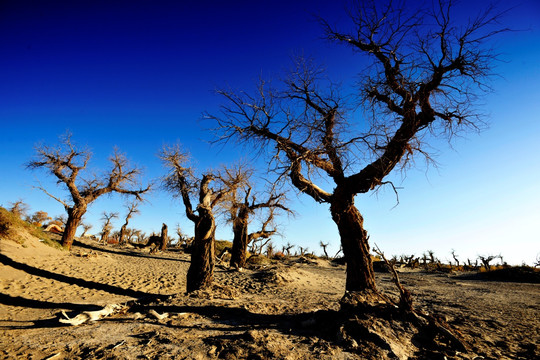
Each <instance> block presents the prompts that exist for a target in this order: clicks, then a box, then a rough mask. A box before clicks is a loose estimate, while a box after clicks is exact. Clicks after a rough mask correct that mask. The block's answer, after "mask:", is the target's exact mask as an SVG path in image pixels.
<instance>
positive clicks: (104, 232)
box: [99, 211, 118, 245]
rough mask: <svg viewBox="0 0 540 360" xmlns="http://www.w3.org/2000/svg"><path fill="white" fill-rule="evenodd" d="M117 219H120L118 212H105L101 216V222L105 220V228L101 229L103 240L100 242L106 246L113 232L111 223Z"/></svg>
mask: <svg viewBox="0 0 540 360" xmlns="http://www.w3.org/2000/svg"><path fill="white" fill-rule="evenodd" d="M116 218H118V213H117V212H110V213H108V212H106V211H104V212H103V215H102V216H101V220H103V226H102V228H101V239H100V240H99V242H101V243H103V244H105V245H106V244H107V242H108V240H109V235H110V234H111V231H112V225H111V221H112V220H113V219H116Z"/></svg>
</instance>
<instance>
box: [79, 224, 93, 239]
mask: <svg viewBox="0 0 540 360" xmlns="http://www.w3.org/2000/svg"><path fill="white" fill-rule="evenodd" d="M81 225H82V228H83V232H82V234H81V237H84V236H85V235H86V233H87V232H88V230H90V229H91V228H92V227H93V226H92V224H86V223H82V224H81Z"/></svg>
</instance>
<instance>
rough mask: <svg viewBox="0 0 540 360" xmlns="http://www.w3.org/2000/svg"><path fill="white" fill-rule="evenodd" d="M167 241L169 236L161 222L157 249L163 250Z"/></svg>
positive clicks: (165, 226)
mask: <svg viewBox="0 0 540 360" xmlns="http://www.w3.org/2000/svg"><path fill="white" fill-rule="evenodd" d="M168 243H169V237H168V236H167V225H165V224H163V227H162V228H161V244H160V247H159V250H161V251H164V250H165V249H166V248H167V244H168Z"/></svg>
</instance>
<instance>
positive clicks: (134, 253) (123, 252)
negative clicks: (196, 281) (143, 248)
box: [73, 241, 189, 263]
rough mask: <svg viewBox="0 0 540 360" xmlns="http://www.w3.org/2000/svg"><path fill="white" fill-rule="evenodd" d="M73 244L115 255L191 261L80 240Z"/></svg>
mask: <svg viewBox="0 0 540 360" xmlns="http://www.w3.org/2000/svg"><path fill="white" fill-rule="evenodd" d="M73 245H75V246H78V247H81V248H84V249H89V250H94V251H101V252H106V253H109V254H114V255H124V256H133V257H137V258H147V259H156V260H168V261H179V262H185V263H189V261H188V260H183V259H172V258H169V257H161V256H155V255H146V254H144V253H142V252H140V251H127V250H111V249H107V248H106V247H101V246H95V245H90V244H86V243H83V242H80V241H74V242H73Z"/></svg>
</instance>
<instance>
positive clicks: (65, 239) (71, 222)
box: [62, 206, 86, 250]
mask: <svg viewBox="0 0 540 360" xmlns="http://www.w3.org/2000/svg"><path fill="white" fill-rule="evenodd" d="M67 213H68V219H67V221H66V228H65V229H64V233H63V234H62V246H63V247H64V248H66V249H67V250H71V245H72V244H73V239H74V238H75V233H76V232H77V227H79V224H80V223H81V220H82V217H83V215H84V214H85V213H86V207H85V206H73V207H69V208H67Z"/></svg>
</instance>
